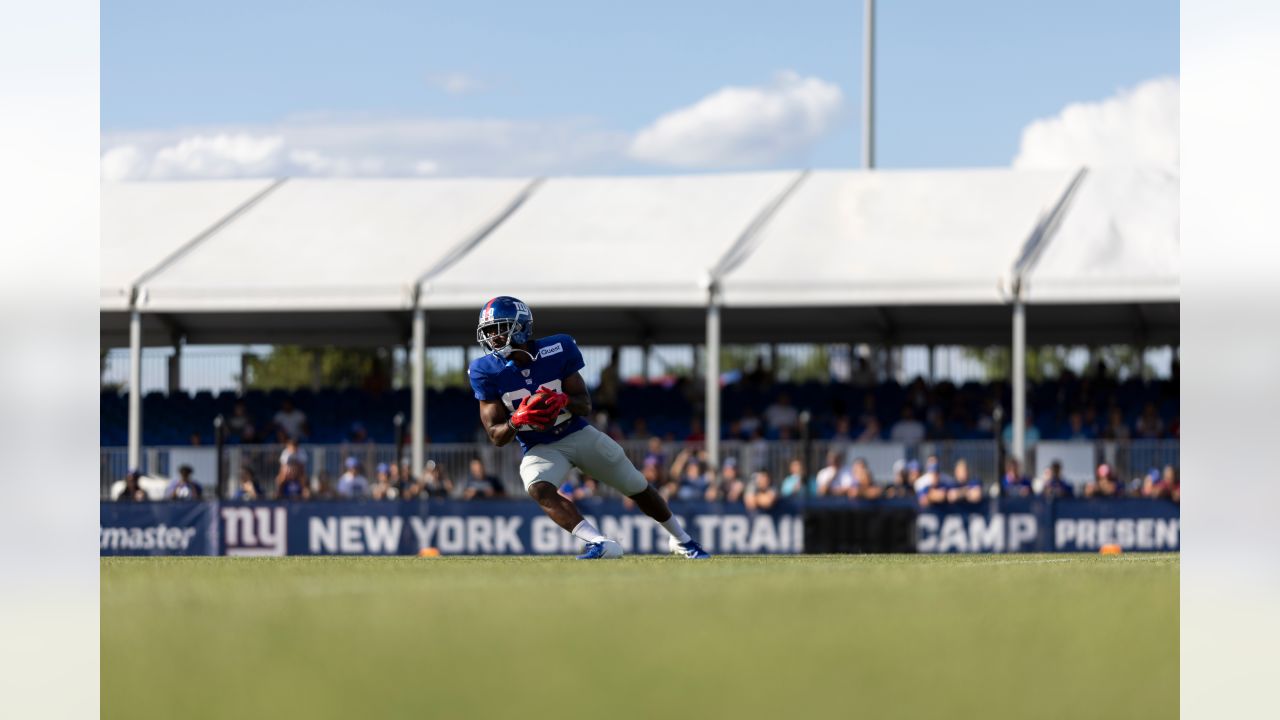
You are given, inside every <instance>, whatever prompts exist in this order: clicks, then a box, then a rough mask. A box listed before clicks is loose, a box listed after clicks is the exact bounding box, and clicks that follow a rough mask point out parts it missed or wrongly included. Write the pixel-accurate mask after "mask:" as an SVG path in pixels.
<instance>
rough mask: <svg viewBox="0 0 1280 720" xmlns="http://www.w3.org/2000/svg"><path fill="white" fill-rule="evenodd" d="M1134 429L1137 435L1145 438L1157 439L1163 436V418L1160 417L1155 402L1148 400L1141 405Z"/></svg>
mask: <svg viewBox="0 0 1280 720" xmlns="http://www.w3.org/2000/svg"><path fill="white" fill-rule="evenodd" d="M1135 429H1136V430H1137V435H1138V437H1140V438H1143V439H1145V440H1157V439H1159V438H1161V437H1163V436H1164V420H1163V419H1161V418H1160V412H1159V411H1158V410H1156V404H1155V403H1153V402H1148V403H1147V404H1146V405H1144V406H1143V408H1142V415H1141V416H1139V417H1138V422H1137V426H1136V428H1135Z"/></svg>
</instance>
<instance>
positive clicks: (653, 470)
mask: <svg viewBox="0 0 1280 720" xmlns="http://www.w3.org/2000/svg"><path fill="white" fill-rule="evenodd" d="M640 474H641V475H644V479H645V481H646V482H648V483H649V484H650V485H652V486H654V487H655V488H657V490H658V493H659V494H661V495H662V496H663V497H664V498H668V499H670V493H672V492H674V491H675V488H674V487H671V483H670V482H668V481H667V477H666V475H665V474H664V472H663V467H662V465H660V464H658V461H657V459H656V458H651V457H646V458H645V459H644V466H643V467H642V468H640Z"/></svg>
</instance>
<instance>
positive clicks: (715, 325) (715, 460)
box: [704, 284, 720, 477]
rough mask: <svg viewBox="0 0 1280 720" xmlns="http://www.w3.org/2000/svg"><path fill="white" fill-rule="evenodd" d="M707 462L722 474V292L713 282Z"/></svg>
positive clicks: (710, 292)
mask: <svg viewBox="0 0 1280 720" xmlns="http://www.w3.org/2000/svg"><path fill="white" fill-rule="evenodd" d="M706 356H707V357H706V383H707V384H706V396H707V397H706V428H705V429H704V432H705V434H706V437H707V462H708V463H710V465H711V469H712V472H714V473H715V474H716V477H719V476H720V293H719V290H718V289H717V288H716V286H715V285H714V284H713V285H712V286H711V288H710V289H709V290H708V292H707V350H706Z"/></svg>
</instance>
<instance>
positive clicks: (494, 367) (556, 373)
mask: <svg viewBox="0 0 1280 720" xmlns="http://www.w3.org/2000/svg"><path fill="white" fill-rule="evenodd" d="M529 351H530V352H531V353H532V354H533V357H534V359H533V364H532V365H529V366H528V367H520V366H519V365H514V364H513V365H508V364H507V361H506V360H504V359H503V358H501V357H499V356H497V355H485V356H484V357H481V358H476V359H475V360H473V361H472V362H471V367H469V368H467V376H468V377H470V378H471V389H472V390H474V391H475V394H476V399H477V400H491V401H501V402H502V404H503V405H506V406H507V412H515V411H516V408H518V407H520V404H521V403H523V402H524V400H525V398H527V397H529V396H530V395H532V394H534V393H535V392H537V391H538V390H539V389H540V388H544V387H549V388H551V389H553V390H559V391H560V392H564V388H563V387H562V386H561V383H562V382H563V381H564V379H565V378H567V377H569V376H570V375H572V374H574V373H576V372H578V371H579V370H581V369H582V368H583V366H584V364H585V363H583V362H582V351H581V350H579V349H578V344H577V343H576V342H574V341H573V338H571V337H569V336H568V335H548V336H547V337H544V338H540V339H538V340H534V341H533V342H532V343H530V347H529ZM586 426H587V421H586V420H584V419H583V418H581V417H579V416H577V415H573V414H571V413H570V412H569V410H568V408H566V409H565V410H564V411H562V412H561V413H560V416H559V417H557V418H556V423H555V425H554V426H553V427H551V428H550V429H548V430H546V431H545V432H538V431H535V430H522V431H520V432H518V433H516V439H517V440H519V441H520V447H521V448H522V449H523V450H524V451H525V452H528V451H529V448H531V447H533V446H534V445H537V444H539V443H549V442H555V441H556V440H559V439H560V438H562V437H564V436H566V435H568V434H570V433H573V432H577V431H578V430H581V429H582V428H584V427H586Z"/></svg>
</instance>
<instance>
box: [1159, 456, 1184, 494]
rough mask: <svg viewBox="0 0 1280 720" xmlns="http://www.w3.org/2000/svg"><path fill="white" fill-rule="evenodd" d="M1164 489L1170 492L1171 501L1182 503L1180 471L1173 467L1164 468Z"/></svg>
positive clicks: (1166, 466)
mask: <svg viewBox="0 0 1280 720" xmlns="http://www.w3.org/2000/svg"><path fill="white" fill-rule="evenodd" d="M1163 482H1164V488H1165V489H1166V490H1168V492H1169V499H1170V500H1172V501H1174V502H1181V501H1182V481H1181V480H1180V479H1179V474H1178V469H1177V468H1175V467H1174V466H1172V465H1165V466H1164V480H1163Z"/></svg>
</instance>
